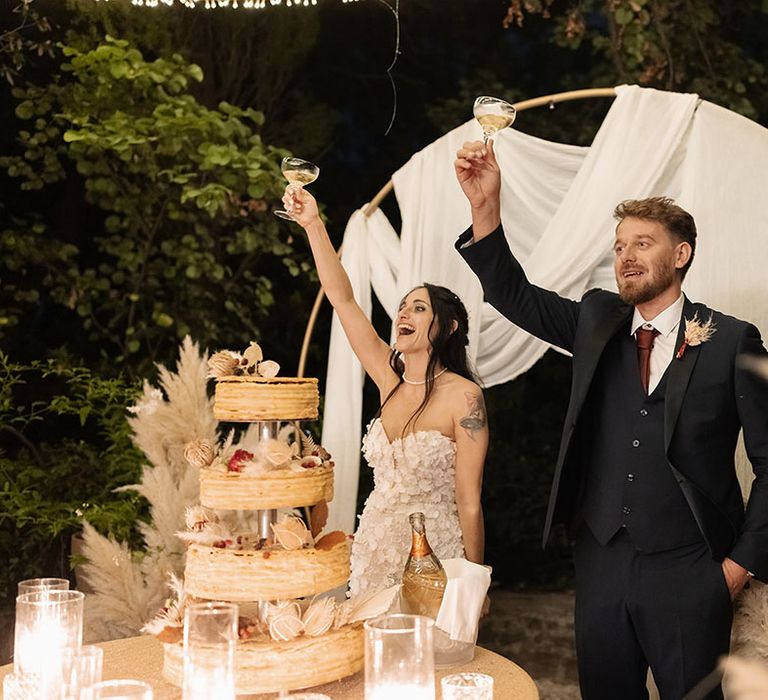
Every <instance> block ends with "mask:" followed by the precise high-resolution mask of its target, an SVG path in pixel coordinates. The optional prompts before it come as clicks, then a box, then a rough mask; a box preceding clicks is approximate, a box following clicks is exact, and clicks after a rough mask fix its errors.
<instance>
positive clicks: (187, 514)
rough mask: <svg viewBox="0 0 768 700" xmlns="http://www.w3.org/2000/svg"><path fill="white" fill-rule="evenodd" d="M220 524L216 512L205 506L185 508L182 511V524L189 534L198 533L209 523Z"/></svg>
mask: <svg viewBox="0 0 768 700" xmlns="http://www.w3.org/2000/svg"><path fill="white" fill-rule="evenodd" d="M218 522H220V519H219V516H218V515H216V511H213V510H211V509H210V508H206V507H205V506H200V505H197V506H187V508H186V509H185V510H184V524H185V525H186V526H187V530H189V531H190V532H200V530H203V529H205V528H206V527H207V526H208V525H210V524H211V523H218Z"/></svg>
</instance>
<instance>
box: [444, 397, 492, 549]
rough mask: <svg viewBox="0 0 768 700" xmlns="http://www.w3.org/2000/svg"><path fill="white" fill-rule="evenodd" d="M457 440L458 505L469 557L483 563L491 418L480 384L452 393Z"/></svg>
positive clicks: (462, 534)
mask: <svg viewBox="0 0 768 700" xmlns="http://www.w3.org/2000/svg"><path fill="white" fill-rule="evenodd" d="M452 396H453V398H452V404H453V405H454V406H455V410H454V414H453V415H454V437H455V440H456V506H457V507H458V511H459V524H460V526H461V536H462V540H463V542H464V552H465V553H466V555H467V559H469V560H470V561H473V562H475V563H477V564H482V563H483V556H484V552H485V526H484V523H483V509H482V507H481V505H480V494H481V492H482V488H483V468H484V466H485V457H486V454H487V452H488V421H487V419H486V414H485V402H484V401H483V392H482V391H481V390H480V387H478V386H476V385H474V384H471V383H469V382H461V386H460V387H457V390H456V391H455V392H453V394H452Z"/></svg>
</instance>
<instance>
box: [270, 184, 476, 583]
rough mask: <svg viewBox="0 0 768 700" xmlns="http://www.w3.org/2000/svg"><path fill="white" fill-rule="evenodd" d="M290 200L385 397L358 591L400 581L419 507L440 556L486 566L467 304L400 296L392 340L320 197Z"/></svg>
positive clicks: (438, 293) (435, 296)
mask: <svg viewBox="0 0 768 700" xmlns="http://www.w3.org/2000/svg"><path fill="white" fill-rule="evenodd" d="M283 202H284V203H285V206H286V210H287V211H288V212H290V213H291V215H292V216H293V217H294V219H295V220H296V222H297V223H299V224H300V225H301V226H302V227H303V228H304V230H305V231H306V233H307V237H308V239H309V244H310V247H311V249H312V255H313V256H314V259H315V264H316V265H317V272H318V275H319V277H320V282H321V284H322V285H323V290H324V291H325V294H326V296H327V297H328V299H329V301H330V302H331V304H332V305H333V308H334V309H335V311H336V313H337V315H338V317H339V320H340V321H341V324H342V326H343V328H344V332H345V333H346V335H347V338H348V340H349V342H350V345H351V346H352V349H353V350H354V352H355V354H356V355H357V357H358V359H359V360H360V362H361V364H362V365H363V368H364V369H365V371H366V372H367V373H368V375H369V376H370V377H371V379H372V380H373V381H374V383H375V384H376V386H377V387H378V389H379V394H380V398H381V408H380V409H379V412H378V414H377V415H376V417H375V418H374V419H373V421H371V423H370V424H369V426H368V432H367V434H366V435H365V437H364V438H363V453H364V455H365V458H366V459H367V461H368V464H369V465H370V466H371V467H372V468H373V470H374V472H373V477H374V489H373V491H372V492H371V494H370V496H369V497H368V500H367V501H366V503H365V508H364V509H363V513H362V515H361V516H360V523H359V526H358V529H357V531H356V532H355V536H354V542H353V545H352V560H351V567H352V573H351V578H350V594H351V595H357V594H360V593H365V592H368V591H374V590H377V589H380V588H384V587H386V586H389V585H392V584H393V583H397V582H399V581H400V578H401V575H402V572H403V567H404V566H405V560H406V558H407V555H408V551H409V549H410V541H411V537H410V525H409V522H408V515H409V514H410V513H413V512H416V511H421V512H423V513H424V514H425V516H426V532H427V537H428V538H429V542H430V545H431V546H432V549H433V550H434V552H435V554H436V555H437V556H438V558H440V559H448V558H452V557H466V558H467V559H469V560H470V561H474V562H476V563H478V564H481V563H482V562H483V548H484V528H483V513H482V509H481V507H480V492H481V487H482V478H483V466H484V462H485V455H486V452H487V449H488V425H487V421H486V414H485V404H484V402H483V394H482V392H481V390H480V387H479V386H478V385H477V383H476V382H475V380H474V378H473V375H472V372H471V370H470V368H469V362H468V360H467V353H466V346H467V342H468V340H467V330H468V321H467V312H466V309H465V308H464V305H463V304H462V303H461V301H460V300H459V298H458V297H457V296H456V295H455V294H454V293H453V292H451V291H450V290H448V289H446V288H445V287H440V286H437V285H432V284H424V285H422V286H420V287H416V288H415V289H413V290H412V291H410V292H409V293H408V294H407V295H406V296H405V298H404V299H403V300H402V301H401V302H400V306H399V308H398V311H397V317H396V321H395V326H396V330H397V340H396V342H395V344H394V346H393V347H392V348H390V347H389V346H388V345H387V343H385V342H384V341H383V340H382V339H381V338H380V337H379V336H378V334H377V333H376V331H375V330H374V328H373V326H372V325H371V322H370V321H369V320H368V318H367V317H366V316H365V314H364V313H363V311H362V310H361V309H360V307H359V306H358V304H357V302H356V301H355V299H354V296H353V294H352V286H351V284H350V282H349V278H348V277H347V273H346V272H345V270H344V268H343V267H342V265H341V263H340V262H339V259H338V257H337V255H336V251H335V250H334V248H333V245H332V244H331V241H330V239H329V238H328V232H327V231H326V228H325V225H324V224H323V222H322V221H321V219H320V217H319V215H318V210H317V203H316V202H315V199H314V197H312V195H311V194H309V192H307V191H306V190H304V189H302V188H297V187H293V186H291V185H289V186H288V187H287V188H286V191H285V195H284V197H283Z"/></svg>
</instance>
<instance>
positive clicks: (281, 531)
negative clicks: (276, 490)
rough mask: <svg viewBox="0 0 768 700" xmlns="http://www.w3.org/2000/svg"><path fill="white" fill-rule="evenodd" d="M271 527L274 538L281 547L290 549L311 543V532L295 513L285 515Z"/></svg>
mask: <svg viewBox="0 0 768 700" xmlns="http://www.w3.org/2000/svg"><path fill="white" fill-rule="evenodd" d="M271 527H272V533H273V534H274V536H275V540H276V541H277V542H278V544H280V546H281V547H282V548H283V549H287V550H288V551H292V550H296V549H301V548H302V547H307V546H309V545H311V544H312V533H311V532H310V531H309V530H308V529H307V526H306V525H305V524H304V521H303V520H302V519H301V518H297V517H296V516H295V515H286V516H285V517H283V518H282V519H281V520H280V521H279V522H277V523H273V524H272V525H271Z"/></svg>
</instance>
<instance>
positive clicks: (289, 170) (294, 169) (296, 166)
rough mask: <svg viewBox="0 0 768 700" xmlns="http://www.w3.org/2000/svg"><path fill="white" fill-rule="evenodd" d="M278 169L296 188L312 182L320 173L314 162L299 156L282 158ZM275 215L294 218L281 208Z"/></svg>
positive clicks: (289, 218) (288, 218) (282, 217)
mask: <svg viewBox="0 0 768 700" xmlns="http://www.w3.org/2000/svg"><path fill="white" fill-rule="evenodd" d="M280 170H282V171H283V176H284V177H285V179H286V180H288V183H289V184H290V185H293V186H295V187H298V188H302V187H304V185H308V184H309V183H310V182H314V181H315V180H317V176H318V175H319V174H320V168H318V167H317V166H316V165H315V164H314V163H310V162H309V161H308V160H302V159H301V158H283V162H282V163H281V164H280ZM275 216H279V217H280V218H281V219H287V220H288V221H294V220H295V219H294V218H293V217H292V216H291V215H290V214H289V213H288V212H287V211H283V210H282V209H281V210H278V211H276V212H275Z"/></svg>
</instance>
